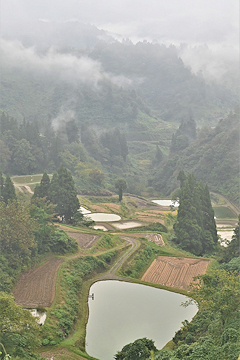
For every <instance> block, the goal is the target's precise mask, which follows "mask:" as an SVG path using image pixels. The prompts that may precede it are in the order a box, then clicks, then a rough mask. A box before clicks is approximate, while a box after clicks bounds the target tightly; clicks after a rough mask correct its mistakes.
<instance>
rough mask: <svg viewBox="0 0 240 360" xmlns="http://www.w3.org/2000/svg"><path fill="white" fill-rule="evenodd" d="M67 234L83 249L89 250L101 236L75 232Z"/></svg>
mask: <svg viewBox="0 0 240 360" xmlns="http://www.w3.org/2000/svg"><path fill="white" fill-rule="evenodd" d="M65 232H66V233H67V234H68V236H70V237H71V238H73V239H75V240H76V241H77V243H78V246H79V247H80V248H81V249H88V248H90V247H91V246H93V244H94V243H95V242H96V241H97V240H98V239H99V236H97V235H94V234H83V233H80V232H74V231H67V230H65Z"/></svg>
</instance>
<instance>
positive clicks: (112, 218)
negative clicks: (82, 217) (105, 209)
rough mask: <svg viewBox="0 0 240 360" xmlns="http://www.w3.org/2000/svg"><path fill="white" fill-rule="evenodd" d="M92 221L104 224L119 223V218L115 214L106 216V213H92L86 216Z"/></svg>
mask: <svg viewBox="0 0 240 360" xmlns="http://www.w3.org/2000/svg"><path fill="white" fill-rule="evenodd" d="M87 217H88V218H90V219H91V220H93V221H99V222H105V221H119V220H121V217H120V216H119V215H116V214H106V213H92V214H88V215H87Z"/></svg>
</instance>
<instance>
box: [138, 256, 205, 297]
mask: <svg viewBox="0 0 240 360" xmlns="http://www.w3.org/2000/svg"><path fill="white" fill-rule="evenodd" d="M208 265H209V261H208V260H202V259H189V258H177V257H170V256H158V258H157V259H155V260H154V261H153V262H152V264H151V265H150V267H149V268H148V269H147V271H146V272H145V274H144V275H143V277H142V280H143V281H147V282H151V283H154V284H160V285H166V286H169V287H174V288H178V289H184V290H187V289H188V287H189V285H190V283H191V282H193V277H194V276H198V275H202V274H205V272H206V270H207V267H208Z"/></svg>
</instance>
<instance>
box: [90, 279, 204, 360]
mask: <svg viewBox="0 0 240 360" xmlns="http://www.w3.org/2000/svg"><path fill="white" fill-rule="evenodd" d="M92 293H94V300H92V299H89V319H88V324H87V335H86V351H87V353H88V354H89V355H91V356H93V357H95V358H97V359H101V360H113V356H114V355H115V354H116V353H117V351H120V350H121V349H122V347H123V346H124V345H126V344H128V343H130V342H133V341H135V340H136V339H139V338H143V337H147V338H149V339H152V340H154V341H155V345H156V347H157V348H158V349H161V348H162V347H163V346H164V345H165V344H166V343H167V342H168V341H169V340H171V339H172V337H173V336H174V334H175V332H176V331H177V330H179V329H180V327H181V326H182V321H184V320H188V321H190V320H191V319H192V318H193V316H194V315H195V314H196V312H197V307H196V305H190V306H188V307H187V308H184V307H183V306H181V303H182V302H185V301H186V300H187V297H186V296H184V295H181V294H176V293H173V292H170V291H166V290H161V289H156V288H153V287H150V286H145V285H140V284H132V283H127V282H122V281H115V280H114V281H113V280H108V281H99V282H96V283H95V284H93V286H92V287H91V289H90V294H92Z"/></svg>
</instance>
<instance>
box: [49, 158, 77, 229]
mask: <svg viewBox="0 0 240 360" xmlns="http://www.w3.org/2000/svg"><path fill="white" fill-rule="evenodd" d="M48 197H49V199H50V201H51V202H52V203H54V204H56V213H57V214H58V215H59V216H61V217H63V218H64V219H65V221H66V222H70V221H71V219H72V218H73V216H74V214H76V212H77V210H78V209H79V207H80V204H79V200H78V198H77V191H76V189H75V185H74V181H73V178H72V175H71V173H70V171H68V170H67V169H66V168H65V167H64V166H63V165H62V164H61V165H60V167H59V168H58V170H57V172H56V173H54V174H53V177H52V180H51V184H50V187H49V191H48Z"/></svg>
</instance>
